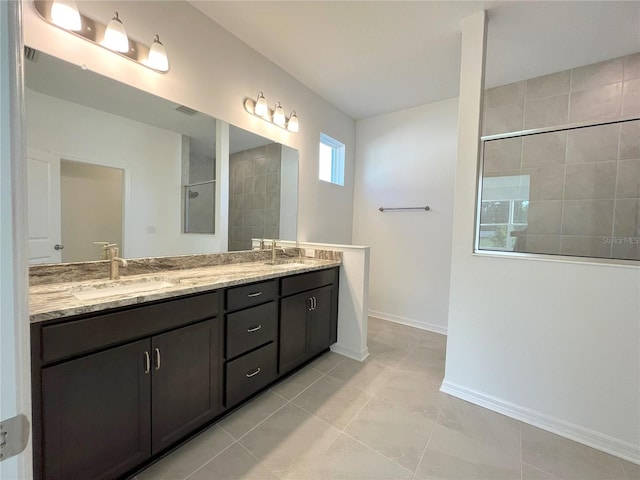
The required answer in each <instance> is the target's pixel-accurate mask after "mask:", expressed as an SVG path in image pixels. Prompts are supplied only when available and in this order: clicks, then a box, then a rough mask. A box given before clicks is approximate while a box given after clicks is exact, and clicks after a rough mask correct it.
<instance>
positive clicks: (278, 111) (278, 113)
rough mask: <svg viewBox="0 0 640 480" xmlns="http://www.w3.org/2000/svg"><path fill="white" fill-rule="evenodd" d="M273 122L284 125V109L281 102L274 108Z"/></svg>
mask: <svg viewBox="0 0 640 480" xmlns="http://www.w3.org/2000/svg"><path fill="white" fill-rule="evenodd" d="M273 123H275V124H276V125H278V126H280V127H282V126H284V123H285V118H284V109H283V108H282V105H280V102H278V103H277V105H276V108H275V109H274V110H273Z"/></svg>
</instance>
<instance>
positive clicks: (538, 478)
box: [522, 463, 562, 480]
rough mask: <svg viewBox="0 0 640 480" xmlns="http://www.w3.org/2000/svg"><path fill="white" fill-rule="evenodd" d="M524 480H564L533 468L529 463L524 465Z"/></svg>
mask: <svg viewBox="0 0 640 480" xmlns="http://www.w3.org/2000/svg"><path fill="white" fill-rule="evenodd" d="M522 480H562V479H561V478H560V477H556V476H555V475H552V474H551V473H548V472H545V471H543V470H540V469H539V468H536V467H533V466H531V465H529V464H528V463H523V464H522Z"/></svg>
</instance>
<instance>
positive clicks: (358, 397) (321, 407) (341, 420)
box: [293, 376, 371, 430]
mask: <svg viewBox="0 0 640 480" xmlns="http://www.w3.org/2000/svg"><path fill="white" fill-rule="evenodd" d="M370 398H371V396H370V395H367V394H366V393H365V392H363V391H362V390H359V389H357V388H354V387H351V386H349V385H347V384H345V383H344V382H343V381H341V380H337V379H335V378H333V377H330V376H325V377H322V378H321V379H320V380H318V381H317V382H316V383H314V384H313V385H311V386H310V387H309V388H308V389H307V390H305V391H304V392H303V393H302V394H301V395H299V396H298V397H296V398H295V399H294V400H293V403H294V404H296V405H298V406H299V407H300V408H303V409H305V410H306V411H307V412H309V413H312V414H313V415H316V416H317V417H320V418H321V419H323V420H324V421H325V422H327V423H330V424H331V425H333V426H334V427H336V428H338V429H340V430H342V429H344V427H346V426H347V424H348V423H349V422H350V421H351V420H352V419H353V417H355V416H356V414H357V413H358V412H359V411H360V409H361V408H362V407H363V406H364V404H365V403H367V402H368V401H369V399H370Z"/></svg>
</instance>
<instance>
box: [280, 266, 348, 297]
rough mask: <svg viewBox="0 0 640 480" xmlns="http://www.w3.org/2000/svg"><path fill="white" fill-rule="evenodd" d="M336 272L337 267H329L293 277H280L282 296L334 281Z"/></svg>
mask: <svg viewBox="0 0 640 480" xmlns="http://www.w3.org/2000/svg"><path fill="white" fill-rule="evenodd" d="M337 273H338V269H337V268H329V269H327V270H317V271H315V272H309V273H303V274H301V275H295V276H293V277H285V278H283V279H282V296H283V297H286V296H288V295H293V294H296V293H299V292H304V291H306V290H312V289H314V288H319V287H324V286H325V285H329V284H331V283H335V282H336V281H337V278H336V277H337Z"/></svg>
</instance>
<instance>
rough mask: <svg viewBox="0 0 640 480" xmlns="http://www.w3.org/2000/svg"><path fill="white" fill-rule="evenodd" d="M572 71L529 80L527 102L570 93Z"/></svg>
mask: <svg viewBox="0 0 640 480" xmlns="http://www.w3.org/2000/svg"><path fill="white" fill-rule="evenodd" d="M570 81H571V70H565V71H564V72H558V73H552V74H550V75H543V76H541V77H536V78H530V79H529V80H527V92H526V99H527V101H529V100H533V99H536V98H544V97H554V96H557V95H563V94H566V93H569V84H570Z"/></svg>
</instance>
